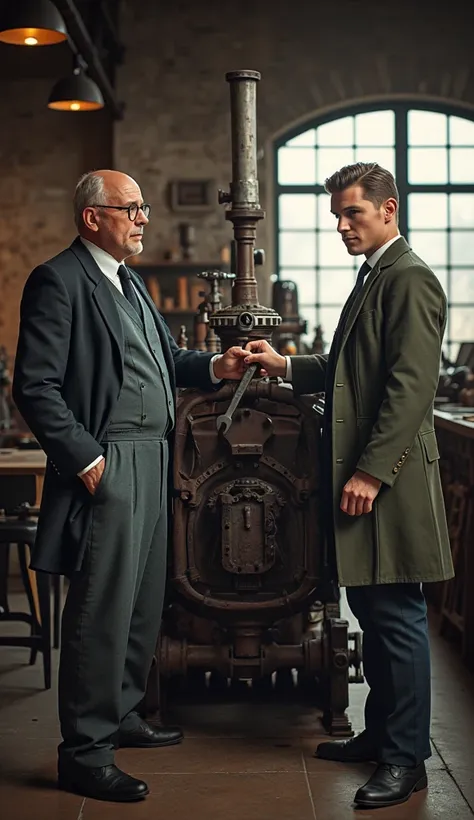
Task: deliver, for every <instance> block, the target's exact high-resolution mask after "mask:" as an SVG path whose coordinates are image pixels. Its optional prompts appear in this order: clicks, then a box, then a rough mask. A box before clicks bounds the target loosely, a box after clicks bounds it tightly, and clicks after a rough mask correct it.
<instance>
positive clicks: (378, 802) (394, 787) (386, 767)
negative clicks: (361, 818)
mask: <svg viewBox="0 0 474 820" xmlns="http://www.w3.org/2000/svg"><path fill="white" fill-rule="evenodd" d="M427 785H428V779H427V777H426V769H425V764H424V763H420V765H419V766H415V767H414V768H412V767H410V766H395V765H393V764H390V763H382V764H380V766H377V768H376V770H375V772H374V773H373V775H372V777H371V778H370V779H369V780H368V781H367V783H366V784H365V786H362V787H361V788H360V789H359V790H358V792H357V793H356V796H355V802H356V804H357V805H358V806H361V807H362V808H367V809H377V808H382V806H396V805H397V804H398V803H405V801H406V800H408V798H409V797H411V795H412V794H413V792H419V791H421V789H426V787H427Z"/></svg>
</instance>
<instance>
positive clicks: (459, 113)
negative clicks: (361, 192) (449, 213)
mask: <svg viewBox="0 0 474 820" xmlns="http://www.w3.org/2000/svg"><path fill="white" fill-rule="evenodd" d="M387 110H390V111H393V112H394V117H395V123H394V152H395V178H396V181H397V187H398V190H399V193H400V212H399V228H400V233H401V234H402V236H405V237H407V238H408V237H409V225H408V216H409V209H408V198H409V194H416V193H420V194H427V193H431V194H436V193H441V194H457V193H463V194H474V182H473V183H465V184H463V183H456V184H451V183H449V182H448V183H446V184H429V183H423V184H418V183H417V184H413V183H410V182H409V180H408V146H409V143H408V112H409V111H413V110H416V111H428V112H434V113H439V114H444V115H445V116H447V117H449V116H455V117H461V118H463V119H465V120H468V121H470V122H474V110H470V109H467V108H464V107H462V106H456V105H446V104H444V103H437V102H432V101H430V100H417V99H410V98H406V99H403V100H400V99H397V100H390V99H384V98H382V99H379V100H375V101H371V102H370V103H364V104H359V105H351V106H345V107H338V108H337V109H333V110H332V111H328V112H326V113H325V114H323V115H320V116H317V117H313V118H311V119H309V120H306V121H305V122H304V123H300V124H299V125H297V126H294V127H293V128H291V129H290V130H288V131H286V132H285V133H284V134H281V135H280V136H279V137H278V138H277V139H276V140H275V141H274V143H273V151H274V163H273V165H274V178H273V183H274V192H275V194H274V204H275V232H274V238H275V246H274V254H275V256H274V259H275V272H276V277H277V279H280V278H282V275H281V271H282V265H281V260H280V233H281V232H282V230H283V229H282V227H281V225H280V208H279V199H280V196H281V195H282V194H315V195H318V194H323V193H325V191H324V187H323V185H321V184H314V185H312V184H309V185H302V184H292V185H286V184H285V185H282V184H280V183H279V181H278V151H279V149H280V148H282V147H284V146H285V145H286V143H287V142H288V141H289V140H291V139H294V138H295V137H298V136H299V135H300V134H303V133H304V132H305V131H308V130H309V129H312V128H316V129H317V128H319V127H320V126H321V125H325V124H326V123H330V122H334V121H336V120H338V119H342V118H344V117H349V116H350V117H353V116H356V115H357V114H366V113H369V112H376V111H387ZM449 146H450V143H449V133H448V135H447V138H446V143H445V147H447V148H449ZM360 147H361V146H359V145H357V144H356V145H353V148H360ZM369 147H370V146H369ZM334 170H335V171H336V170H337V168H335V169H334ZM472 229H473V231H474V224H473V226H472ZM334 230H336V228H334ZM439 230H440V231H446V233H447V235H448V243H449V234H450V232H451V230H452V228H451V227H450V225H449V223H448V224H446V226H445V227H444V228H442V229H441V228H440V229H439ZM314 231H315V238H316V240H317V236H318V229H317V225H315V226H314ZM413 250H414V251H415V253H416V247H415V246H414V247H413ZM285 267H287V268H288V267H289V266H288V265H287V266H285ZM294 267H295V268H297V267H298V266H297V265H295V266H294ZM321 267H322V266H321V265H320V264H318V260H316V265H315V275H316V282H315V291H316V301H315V302H314V303H311V305H309V304H307V303H302V302H301V300H300V303H301V304H302V305H303V304H304V305H305V307H313V308H315V310H316V317H317V321H319V319H318V316H319V314H320V311H321V309H324V308H325V307H328V308H329V307H334V306H335V303H334V302H332V303H330V302H328V301H321V300H320V298H319V294H320V287H319V276H318V274H319V271H320V270H321ZM456 267H462V266H460V265H457V264H452V261H451V255H450V251H449V245H448V259H447V265H446V272H447V286H446V297H447V302H448V316H450V315H451V311H452V309H453V308H474V302H462V303H460V302H453V300H452V283H451V271H452V268H456ZM473 275H474V268H473ZM323 330H324V327H323ZM308 335H310V334H308ZM472 335H473V338H474V328H473V334H472ZM466 341H468V340H466ZM459 344H460V342H459V340H456V341H453V339H452V337H451V322H449V321H448V331H447V333H446V335H445V338H444V345H445V346H446V347H447V350H448V351H449V352H451V350H452V348H453V346H458V345H459Z"/></svg>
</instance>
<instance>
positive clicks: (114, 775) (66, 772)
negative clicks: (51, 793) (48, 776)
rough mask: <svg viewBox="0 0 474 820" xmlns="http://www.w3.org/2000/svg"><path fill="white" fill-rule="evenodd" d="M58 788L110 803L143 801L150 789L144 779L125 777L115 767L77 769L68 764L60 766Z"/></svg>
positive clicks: (75, 766) (78, 767) (72, 764)
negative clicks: (109, 801)
mask: <svg viewBox="0 0 474 820" xmlns="http://www.w3.org/2000/svg"><path fill="white" fill-rule="evenodd" d="M58 788H59V789H63V790H64V791H67V792H74V794H82V795H83V796H84V797H94V798H95V799H96V800H111V801H113V802H115V803H134V802H135V801H136V800H143V798H144V797H146V796H147V794H148V792H149V789H148V786H147V784H146V783H144V782H143V780H137V779H136V778H135V777H130V775H129V774H125V772H122V771H121V770H120V769H118V768H117V766H114V765H113V764H112V765H110V766H97V767H94V768H90V767H88V766H79V765H78V764H77V763H71V764H68V765H67V766H62V765H61V764H59V768H58Z"/></svg>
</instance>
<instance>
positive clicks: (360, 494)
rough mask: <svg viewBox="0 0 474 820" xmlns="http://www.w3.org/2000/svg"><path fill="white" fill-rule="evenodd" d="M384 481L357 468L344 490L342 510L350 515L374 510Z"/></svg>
mask: <svg viewBox="0 0 474 820" xmlns="http://www.w3.org/2000/svg"><path fill="white" fill-rule="evenodd" d="M381 486H382V482H381V481H379V480H378V478H374V477H373V476H371V475H369V474H368V473H363V472H362V470H356V472H355V473H354V475H353V476H352V478H350V479H349V481H348V482H347V484H346V485H345V487H344V489H343V491H342V498H341V510H342V512H345V513H347V514H348V515H363V514H364V513H369V512H372V503H373V502H374V501H375V499H376V498H377V495H378V494H379V490H380V488H381Z"/></svg>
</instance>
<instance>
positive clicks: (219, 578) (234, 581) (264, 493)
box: [148, 71, 362, 735]
mask: <svg viewBox="0 0 474 820" xmlns="http://www.w3.org/2000/svg"><path fill="white" fill-rule="evenodd" d="M226 79H227V81H228V83H229V85H230V100H231V129H232V183H231V186H230V192H229V193H227V192H223V191H220V192H219V201H220V202H221V203H222V204H225V205H226V206H227V209H226V212H225V216H226V219H228V220H229V221H230V222H232V224H233V231H234V237H235V242H236V271H235V273H236V275H235V281H234V282H233V287H232V304H231V305H230V306H226V307H223V308H220V309H217V310H215V311H214V312H210V313H209V317H208V322H209V332H210V334H211V339H210V345H211V348H208V349H213V350H216V349H219V347H216V346H213V345H215V336H217V337H219V339H220V348H221V350H226V349H227V348H228V347H230V346H232V345H245V344H246V343H247V342H248V341H249V340H250V339H267V340H269V341H270V340H271V338H272V333H273V332H274V331H275V330H277V329H278V327H279V324H280V316H279V315H278V314H277V313H276V311H275V310H273V309H271V308H266V307H264V306H262V305H260V304H259V301H258V294H257V281H256V278H255V270H254V248H255V238H256V227H257V223H258V222H259V220H261V219H263V218H264V212H263V211H262V209H261V207H260V204H259V191H258V181H257V162H256V85H257V82H258V80H259V79H260V75H259V73H258V72H256V71H234V72H231V73H228V74H227V75H226ZM204 278H206V279H207V280H209V281H211V282H213V283H214V286H213V287H214V291H213V292H214V293H216V290H217V284H218V280H219V275H218V274H212V275H211V274H209V275H208V276H205V277H204ZM211 307H212V305H211ZM202 343H203V340H202V339H201V340H200V342H199V344H201V345H202ZM201 349H203V348H202V347H201ZM204 349H206V348H205V347H204ZM320 429H321V416H320V415H318V413H317V412H316V411H315V405H314V398H313V399H312V398H311V397H304V399H303V398H296V397H295V396H294V395H293V392H292V390H291V386H290V385H287V384H286V385H284V384H283V383H281V381H279V380H274V379H268V378H261V377H259V374H258V372H255V367H250V368H249V369H248V370H247V372H246V374H245V376H244V377H243V379H242V381H241V383H240V384H237V385H236V384H235V383H226V384H224V386H223V387H221V388H220V389H219V390H218V391H216V392H214V393H201V392H198V391H196V390H192V389H187V390H183V391H181V392H180V396H179V400H178V411H177V423H176V444H175V459H174V486H175V490H176V497H175V499H174V505H173V536H172V550H171V556H170V584H169V586H170V598H169V601H168V605H167V607H166V609H165V614H164V619H163V627H162V632H161V636H160V640H159V645H158V647H157V653H156V664H155V665H154V669H152V673H151V675H150V682H149V692H148V695H149V697H148V705H149V710H150V711H154V710H159V707H160V704H161V705H162V703H163V698H164V695H165V693H166V689H167V687H170V686H173V688H174V685H175V682H176V679H177V678H178V679H179V678H181V679H186V678H189V679H191V680H197V676H199V675H204V674H206V673H209V672H211V673H212V674H216V675H218V676H220V677H221V679H223V680H227V681H229V680H230V681H233V680H247V681H249V680H250V681H252V682H253V683H252V685H253V684H255V685H258V683H262V682H264V683H265V682H266V684H267V685H271V682H272V676H273V681H274V680H275V674H274V673H276V675H277V676H288V675H290V674H291V675H292V679H293V681H294V680H295V678H297V681H298V683H299V685H300V686H302V687H305V689H306V691H308V690H309V691H310V692H312V696H313V700H314V703H315V705H316V704H317V705H318V706H319V707H320V708H322V712H323V723H324V725H325V727H326V729H327V731H329V732H330V733H331V734H333V735H349V734H352V732H351V726H350V723H349V721H348V719H347V716H346V714H345V710H346V707H347V704H348V683H349V680H350V679H353V680H355V681H357V680H362V676H361V673H360V664H361V651H360V643H359V635H358V633H356V634H355V635H350V634H348V623H347V621H345V620H343V619H341V617H340V609H339V599H338V594H337V592H335V591H334V584H333V583H331V579H330V578H328V577H327V567H326V562H325V557H324V546H323V536H322V532H321V527H320V510H319V503H320V487H321V482H322V481H323V477H322V476H321V475H320V474H319V470H318V464H319V449H320ZM351 668H352V669H353V674H352V675H350V672H351ZM170 681H171V683H170Z"/></svg>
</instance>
